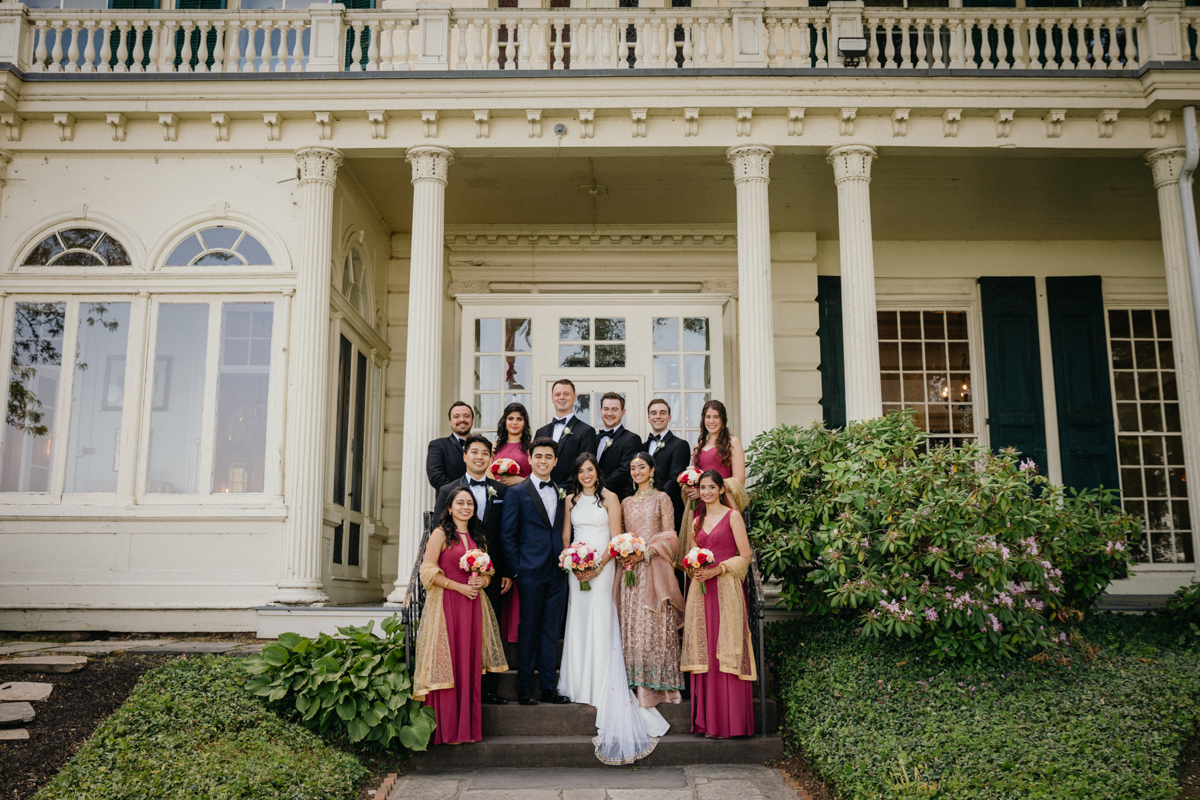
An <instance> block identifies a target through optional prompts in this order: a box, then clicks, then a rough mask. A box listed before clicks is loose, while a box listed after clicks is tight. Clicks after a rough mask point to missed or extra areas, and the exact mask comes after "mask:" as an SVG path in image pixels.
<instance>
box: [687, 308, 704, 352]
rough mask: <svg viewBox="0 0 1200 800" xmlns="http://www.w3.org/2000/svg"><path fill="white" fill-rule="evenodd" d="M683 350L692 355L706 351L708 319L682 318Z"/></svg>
mask: <svg viewBox="0 0 1200 800" xmlns="http://www.w3.org/2000/svg"><path fill="white" fill-rule="evenodd" d="M683 349H684V350H689V351H691V352H693V353H694V352H697V351H701V352H703V351H705V350H707V349H708V317H685V318H684V320H683Z"/></svg>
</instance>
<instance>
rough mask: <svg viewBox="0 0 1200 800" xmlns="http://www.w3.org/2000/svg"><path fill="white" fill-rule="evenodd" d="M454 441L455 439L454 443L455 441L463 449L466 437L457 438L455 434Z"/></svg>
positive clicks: (464, 448) (465, 447)
mask: <svg viewBox="0 0 1200 800" xmlns="http://www.w3.org/2000/svg"><path fill="white" fill-rule="evenodd" d="M454 441H455V443H456V444H457V445H458V446H459V447H461V448H462V449H463V450H464V451H465V450H466V449H467V440H466V439H460V438H458V437H457V436H455V437H454Z"/></svg>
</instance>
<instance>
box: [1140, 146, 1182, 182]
mask: <svg viewBox="0 0 1200 800" xmlns="http://www.w3.org/2000/svg"><path fill="white" fill-rule="evenodd" d="M1184 157H1185V154H1184V150H1183V148H1182V147H1164V148H1162V149H1161V150H1151V151H1150V152H1149V153H1146V164H1147V165H1148V166H1149V167H1150V170H1151V172H1153V173H1154V188H1155V189H1161V188H1162V187H1163V186H1166V185H1167V184H1171V183H1176V182H1177V181H1178V180H1179V173H1180V171H1181V170H1182V169H1183V160H1184Z"/></svg>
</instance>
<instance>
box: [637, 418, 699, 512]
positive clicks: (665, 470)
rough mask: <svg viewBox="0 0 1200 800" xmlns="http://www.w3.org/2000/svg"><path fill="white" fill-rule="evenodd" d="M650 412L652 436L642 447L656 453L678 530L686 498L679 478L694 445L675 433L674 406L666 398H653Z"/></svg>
mask: <svg viewBox="0 0 1200 800" xmlns="http://www.w3.org/2000/svg"><path fill="white" fill-rule="evenodd" d="M646 415H647V417H648V418H649V421H650V438H649V439H647V440H646V441H645V443H644V444H643V445H642V447H643V448H644V449H645V451H646V452H647V453H649V454H650V455H652V456H654V463H655V464H657V465H658V468H657V469H656V470H655V471H654V477H655V478H656V479H657V480H658V483H659V488H660V489H662V490H663V491H664V492H666V493H667V497H669V498H671V505H672V506H673V507H674V509H675V530H676V531H678V530H679V526H680V524H681V523H682V522H683V505H684V502H683V492H682V491H680V488H679V484H678V483H677V482H676V478H678V477H679V473H681V472H683V471H684V470H685V469H687V467H688V464H690V463H691V460H692V448H690V447H688V443H687V441H686V440H685V439H680V438H679V437H678V436H676V435H675V434H673V433H671V430H670V425H671V406H670V405H669V404H668V403H667V401H666V400H663V399H662V398H661V397H656V398H654V399H653V400H651V401H650V406H649V407H648V408H647V409H646Z"/></svg>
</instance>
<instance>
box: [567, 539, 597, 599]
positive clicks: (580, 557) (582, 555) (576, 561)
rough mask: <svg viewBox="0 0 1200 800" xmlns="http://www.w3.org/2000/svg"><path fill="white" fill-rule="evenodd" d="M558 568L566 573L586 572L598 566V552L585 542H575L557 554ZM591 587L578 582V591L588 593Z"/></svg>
mask: <svg viewBox="0 0 1200 800" xmlns="http://www.w3.org/2000/svg"><path fill="white" fill-rule="evenodd" d="M558 566H560V567H562V568H563V569H565V570H567V571H568V572H587V571H588V570H589V569H594V568H595V567H598V566H600V551H599V550H597V549H596V548H594V547H592V546H591V545H590V544H588V543H587V542H576V543H575V544H573V545H571V546H570V547H564V548H563V551H562V552H561V553H559V554H558ZM591 590H592V585H591V584H590V583H588V582H587V581H580V582H579V591H581V592H590V591H591Z"/></svg>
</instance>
